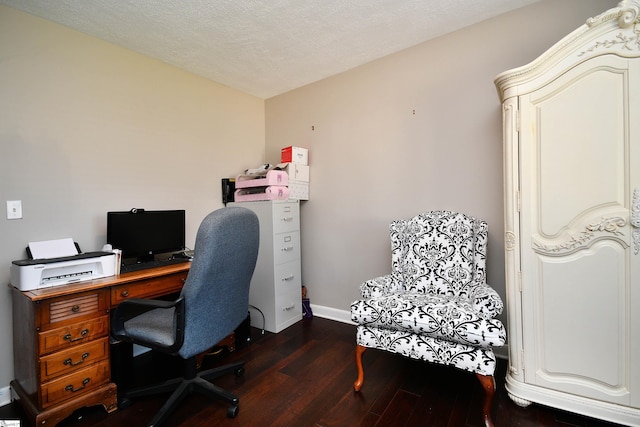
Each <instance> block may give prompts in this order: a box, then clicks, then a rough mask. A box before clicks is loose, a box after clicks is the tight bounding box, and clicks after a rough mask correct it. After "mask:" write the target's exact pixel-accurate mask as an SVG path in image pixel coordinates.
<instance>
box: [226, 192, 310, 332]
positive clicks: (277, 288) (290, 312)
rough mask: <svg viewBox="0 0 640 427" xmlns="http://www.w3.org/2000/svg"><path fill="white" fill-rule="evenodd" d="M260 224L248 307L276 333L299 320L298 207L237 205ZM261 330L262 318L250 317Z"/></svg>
mask: <svg viewBox="0 0 640 427" xmlns="http://www.w3.org/2000/svg"><path fill="white" fill-rule="evenodd" d="M233 205H234V206H240V207H244V208H248V209H251V210H252V211H254V212H255V213H256V214H257V215H258V219H259V221H260V248H259V250H258V261H257V263H256V268H255V271H254V273H253V278H252V279H251V288H250V291H249V304H251V305H252V306H254V307H256V308H257V309H259V310H260V311H261V312H262V314H264V328H265V329H266V330H267V331H269V332H274V333H277V332H280V331H282V330H283V329H285V328H287V327H288V326H291V325H293V324H294V323H296V322H297V321H299V320H300V319H302V294H301V287H302V278H301V261H300V203H299V202H298V201H289V200H268V201H266V200H265V201H258V202H241V203H240V202H238V203H233ZM251 325H252V326H254V327H257V328H262V316H261V315H259V314H256V313H251Z"/></svg>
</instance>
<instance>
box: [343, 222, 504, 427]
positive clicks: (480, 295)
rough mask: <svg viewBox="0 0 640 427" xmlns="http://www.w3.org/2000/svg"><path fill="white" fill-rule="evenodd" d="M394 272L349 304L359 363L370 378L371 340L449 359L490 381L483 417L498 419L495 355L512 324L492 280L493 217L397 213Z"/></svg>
mask: <svg viewBox="0 0 640 427" xmlns="http://www.w3.org/2000/svg"><path fill="white" fill-rule="evenodd" d="M389 229H390V235H391V261H392V266H391V270H392V271H391V274H388V275H385V276H382V277H378V278H375V279H371V280H368V281H366V282H364V283H363V284H362V285H361V286H360V290H361V293H362V299H361V300H357V301H354V302H353V303H352V304H351V319H352V320H353V321H354V322H355V323H356V324H357V325H358V326H357V335H356V343H357V347H356V365H357V368H358V379H357V380H356V382H355V384H354V389H355V390H356V391H359V390H360V388H361V387H362V384H363V382H364V371H363V368H362V355H363V353H364V351H365V350H366V349H367V348H376V349H380V350H386V351H390V352H393V353H398V354H401V355H403V356H407V357H410V358H413V359H420V360H424V361H428V362H434V363H441V364H443V365H451V366H454V367H456V368H459V369H463V370H465V371H469V372H473V373H475V374H476V375H477V377H478V379H479V380H480V383H481V385H482V387H483V389H484V393H485V399H484V402H483V408H482V410H483V419H484V424H485V425H486V426H493V422H492V420H491V413H490V411H491V404H492V401H493V396H494V393H495V380H494V378H493V373H494V370H495V365H496V359H495V355H494V353H493V350H492V347H495V346H502V345H504V343H505V340H506V332H505V328H504V326H503V325H502V323H501V322H500V321H499V320H497V319H495V316H497V315H498V314H500V313H501V312H502V308H503V304H502V301H501V299H500V296H499V295H498V294H497V293H496V292H495V290H493V289H492V288H491V287H489V286H488V285H487V283H486V254H487V239H488V233H487V223H486V222H485V221H482V220H479V219H476V218H473V217H470V216H467V215H464V214H460V213H455V212H450V211H432V212H426V213H422V214H419V215H417V216H415V217H414V218H412V219H409V220H398V221H393V222H392V223H391V225H390V227H389Z"/></svg>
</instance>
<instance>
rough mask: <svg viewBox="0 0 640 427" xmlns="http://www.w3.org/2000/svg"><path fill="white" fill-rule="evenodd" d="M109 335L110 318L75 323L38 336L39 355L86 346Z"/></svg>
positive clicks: (104, 317)
mask: <svg viewBox="0 0 640 427" xmlns="http://www.w3.org/2000/svg"><path fill="white" fill-rule="evenodd" d="M108 335H109V316H108V315H105V316H100V317H98V318H97V319H92V320H87V321H85V322H78V323H74V324H72V325H69V326H65V327H62V328H57V329H52V330H49V331H46V332H40V333H39V334H38V341H39V343H38V347H39V349H40V350H39V354H40V355H44V354H48V353H51V352H54V351H57V350H61V349H65V348H69V347H71V346H74V345H77V344H84V343H86V342H89V341H91V340H93V339H95V338H100V337H106V336H108Z"/></svg>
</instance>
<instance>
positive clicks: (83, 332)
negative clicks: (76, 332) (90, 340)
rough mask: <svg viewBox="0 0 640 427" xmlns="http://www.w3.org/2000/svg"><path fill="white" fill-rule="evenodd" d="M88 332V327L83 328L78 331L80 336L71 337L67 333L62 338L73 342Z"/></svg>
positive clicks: (82, 337)
mask: <svg viewBox="0 0 640 427" xmlns="http://www.w3.org/2000/svg"><path fill="white" fill-rule="evenodd" d="M88 333H89V330H88V329H83V330H82V332H80V336H79V337H78V338H71V334H67V335H65V336H64V337H63V338H64V339H65V340H67V341H69V342H74V341H78V340H81V339H84V338H85V337H86V336H87V334H88Z"/></svg>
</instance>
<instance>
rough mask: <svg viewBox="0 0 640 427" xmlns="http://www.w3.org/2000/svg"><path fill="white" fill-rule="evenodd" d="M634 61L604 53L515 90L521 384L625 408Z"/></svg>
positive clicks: (633, 298) (633, 281)
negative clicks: (529, 88)
mask: <svg viewBox="0 0 640 427" xmlns="http://www.w3.org/2000/svg"><path fill="white" fill-rule="evenodd" d="M637 62H638V61H637V60H635V61H634V60H628V59H624V58H620V57H617V56H614V55H603V56H599V57H596V58H594V59H590V60H588V61H586V62H583V63H581V64H579V65H578V66H576V67H574V68H572V69H570V70H568V71H567V72H565V73H564V74H561V75H560V76H559V77H558V78H557V79H555V80H554V81H552V82H550V83H549V84H547V85H545V86H543V87H541V88H540V89H538V90H536V91H534V92H531V93H529V94H527V95H523V96H521V97H520V115H521V116H520V120H521V123H520V147H519V152H520V166H519V167H520V192H521V194H520V198H521V209H520V234H521V239H522V241H521V251H522V252H521V257H522V259H521V262H522V310H523V311H522V315H523V319H522V324H523V338H522V339H523V343H522V345H523V349H524V356H523V357H524V365H525V366H526V367H527V368H526V369H525V372H524V375H525V381H526V382H527V383H530V384H536V385H539V386H543V387H547V388H551V389H553V390H558V391H563V392H567V393H573V394H577V395H580V396H585V397H590V398H594V399H599V400H603V401H607V402H613V403H619V404H624V405H629V404H630V403H632V401H635V403H636V404H637V403H638V394H639V393H638V390H639V389H640V373H639V371H638V365H639V364H638V362H637V361H638V360H640V347H639V343H638V341H640V339H639V337H640V330H639V329H638V328H639V327H640V326H638V325H640V314H639V312H640V303H639V301H640V295H639V294H640V254H638V253H637V252H638V245H640V243H639V242H638V237H635V241H634V231H635V230H636V229H635V228H634V226H633V225H632V218H633V215H640V214H638V213H637V209H638V208H637V207H636V211H635V212H634V210H633V203H634V191H635V192H636V198H640V194H638V193H639V192H640V163H639V162H640V128H639V126H638V124H637V122H638V121H639V119H638V118H639V117H640V106H639V102H640V101H639V99H638V96H637V95H636V94H639V93H640V91H638V89H639V88H638V80H640V74H639V73H638V64H637ZM634 122H635V123H634ZM636 203H638V201H637V200H636ZM636 234H637V233H636ZM632 390H633V391H634V393H635V396H634V397H633V399H632V398H631V395H630V393H631V391H632Z"/></svg>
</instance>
